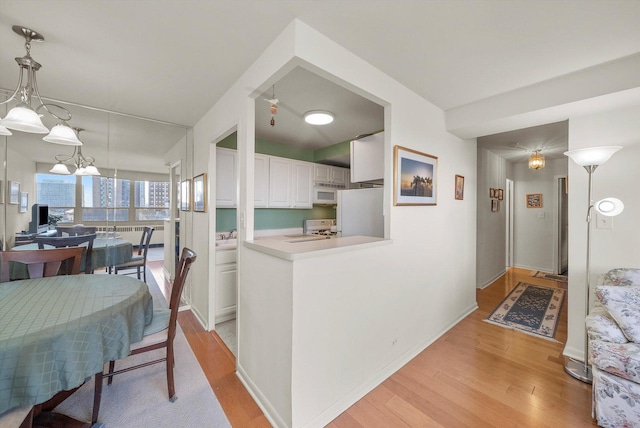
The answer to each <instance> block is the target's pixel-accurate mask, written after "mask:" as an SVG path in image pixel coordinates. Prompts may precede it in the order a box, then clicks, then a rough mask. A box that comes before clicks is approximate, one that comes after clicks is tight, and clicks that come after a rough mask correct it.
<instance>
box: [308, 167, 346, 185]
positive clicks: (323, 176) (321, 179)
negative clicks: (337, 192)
mask: <svg viewBox="0 0 640 428" xmlns="http://www.w3.org/2000/svg"><path fill="white" fill-rule="evenodd" d="M348 177H349V169H348V168H340V167H337V166H331V165H322V164H318V163H316V164H313V181H314V183H316V184H325V185H330V186H331V187H337V188H345V187H348V186H347V185H348V184H349V178H348Z"/></svg>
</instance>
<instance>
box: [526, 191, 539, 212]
mask: <svg viewBox="0 0 640 428" xmlns="http://www.w3.org/2000/svg"><path fill="white" fill-rule="evenodd" d="M527 208H542V193H527Z"/></svg>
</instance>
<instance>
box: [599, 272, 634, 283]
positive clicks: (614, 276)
mask: <svg viewBox="0 0 640 428" xmlns="http://www.w3.org/2000/svg"><path fill="white" fill-rule="evenodd" d="M602 284H603V285H640V269H633V268H617V269H611V270H610V271H609V272H607V273H605V274H604V276H603V277H602Z"/></svg>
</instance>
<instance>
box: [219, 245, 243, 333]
mask: <svg viewBox="0 0 640 428" xmlns="http://www.w3.org/2000/svg"><path fill="white" fill-rule="evenodd" d="M216 257H217V259H216V291H215V298H216V324H217V323H220V322H224V321H228V320H231V319H234V318H235V317H236V307H237V302H238V287H237V279H236V278H237V272H238V270H237V265H236V258H235V257H236V251H235V250H227V251H219V252H217V254H216Z"/></svg>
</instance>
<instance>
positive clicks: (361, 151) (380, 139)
mask: <svg viewBox="0 0 640 428" xmlns="http://www.w3.org/2000/svg"><path fill="white" fill-rule="evenodd" d="M383 179H384V132H380V133H378V134H374V135H370V136H368V137H364V138H360V139H359V140H353V141H352V142H351V182H352V183H360V182H364V181H380V180H383Z"/></svg>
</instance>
